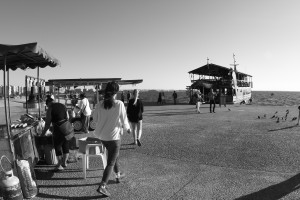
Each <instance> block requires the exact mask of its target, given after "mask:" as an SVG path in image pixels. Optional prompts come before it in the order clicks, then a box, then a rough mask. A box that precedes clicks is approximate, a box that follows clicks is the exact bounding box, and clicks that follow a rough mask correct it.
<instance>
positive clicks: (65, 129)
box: [55, 119, 74, 140]
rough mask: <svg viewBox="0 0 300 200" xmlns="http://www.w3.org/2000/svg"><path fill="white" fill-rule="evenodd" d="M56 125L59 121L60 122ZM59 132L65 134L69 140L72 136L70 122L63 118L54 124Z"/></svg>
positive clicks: (72, 128)
mask: <svg viewBox="0 0 300 200" xmlns="http://www.w3.org/2000/svg"><path fill="white" fill-rule="evenodd" d="M61 122H62V124H60V125H58V124H59V123H61ZM55 125H56V126H57V127H58V128H59V130H60V132H61V133H62V134H63V135H64V136H65V138H66V140H71V139H72V138H73V137H74V127H73V125H72V124H71V122H70V121H69V120H67V119H63V120H62V121H60V122H58V123H56V124H55Z"/></svg>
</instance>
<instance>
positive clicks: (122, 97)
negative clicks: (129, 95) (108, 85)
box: [121, 91, 125, 103]
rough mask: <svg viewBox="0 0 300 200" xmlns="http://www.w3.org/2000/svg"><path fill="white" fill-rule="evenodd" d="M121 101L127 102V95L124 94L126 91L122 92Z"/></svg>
mask: <svg viewBox="0 0 300 200" xmlns="http://www.w3.org/2000/svg"><path fill="white" fill-rule="evenodd" d="M121 101H122V102H123V103H125V95H124V92H123V91H122V93H121Z"/></svg>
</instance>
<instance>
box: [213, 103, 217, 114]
mask: <svg viewBox="0 0 300 200" xmlns="http://www.w3.org/2000/svg"><path fill="white" fill-rule="evenodd" d="M213 104H214V107H213V112H215V108H216V102H215V101H213Z"/></svg>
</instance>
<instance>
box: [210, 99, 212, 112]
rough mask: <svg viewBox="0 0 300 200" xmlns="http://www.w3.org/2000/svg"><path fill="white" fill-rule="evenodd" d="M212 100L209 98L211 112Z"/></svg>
mask: <svg viewBox="0 0 300 200" xmlns="http://www.w3.org/2000/svg"><path fill="white" fill-rule="evenodd" d="M211 106H212V100H209V111H210V112H211Z"/></svg>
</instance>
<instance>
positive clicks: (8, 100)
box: [7, 69, 11, 126]
mask: <svg viewBox="0 0 300 200" xmlns="http://www.w3.org/2000/svg"><path fill="white" fill-rule="evenodd" d="M7 87H8V99H7V105H8V107H7V108H8V119H9V126H10V125H11V117H10V96H9V95H10V94H9V89H10V84H9V69H7Z"/></svg>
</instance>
